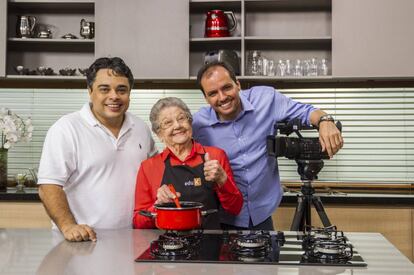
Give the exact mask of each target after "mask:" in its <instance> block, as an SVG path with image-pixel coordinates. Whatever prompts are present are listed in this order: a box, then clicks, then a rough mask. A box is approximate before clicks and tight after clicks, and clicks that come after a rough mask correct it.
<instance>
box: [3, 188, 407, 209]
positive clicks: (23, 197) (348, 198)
mask: <svg viewBox="0 0 414 275" xmlns="http://www.w3.org/2000/svg"><path fill="white" fill-rule="evenodd" d="M297 194H298V193H297V192H285V193H284V194H283V198H282V205H283V204H291V203H294V204H296V202H297V198H296V196H297ZM315 195H317V196H319V197H320V198H321V200H322V202H323V203H327V204H349V203H350V204H388V205H391V204H392V205H393V206H398V205H414V194H406V195H403V194H381V193H370V194H367V193H339V192H336V193H332V194H327V193H321V194H318V193H316V194H315ZM0 201H40V199H39V195H38V192H37V188H25V190H24V192H17V191H16V188H8V189H7V192H0Z"/></svg>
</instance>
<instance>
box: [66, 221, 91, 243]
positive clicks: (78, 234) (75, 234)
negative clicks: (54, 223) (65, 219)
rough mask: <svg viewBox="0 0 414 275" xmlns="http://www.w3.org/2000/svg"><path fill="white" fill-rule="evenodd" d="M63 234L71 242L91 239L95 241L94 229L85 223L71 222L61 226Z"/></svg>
mask: <svg viewBox="0 0 414 275" xmlns="http://www.w3.org/2000/svg"><path fill="white" fill-rule="evenodd" d="M61 230H62V233H63V236H65V239H66V240H68V241H71V242H83V241H93V242H96V233H95V231H94V230H93V229H92V228H91V227H90V226H88V225H86V224H72V225H69V226H65V227H62V229H61Z"/></svg>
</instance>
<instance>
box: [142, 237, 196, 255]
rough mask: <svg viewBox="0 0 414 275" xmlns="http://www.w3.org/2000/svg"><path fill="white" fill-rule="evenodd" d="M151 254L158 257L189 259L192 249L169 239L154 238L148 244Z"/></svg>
mask: <svg viewBox="0 0 414 275" xmlns="http://www.w3.org/2000/svg"><path fill="white" fill-rule="evenodd" d="M150 252H151V255H152V256H154V257H155V258H158V259H171V260H175V259H189V258H191V256H192V254H193V251H192V250H191V249H190V247H187V248H186V247H185V246H184V245H183V244H178V243H175V244H172V243H171V242H169V241H162V240H156V241H153V242H151V245H150Z"/></svg>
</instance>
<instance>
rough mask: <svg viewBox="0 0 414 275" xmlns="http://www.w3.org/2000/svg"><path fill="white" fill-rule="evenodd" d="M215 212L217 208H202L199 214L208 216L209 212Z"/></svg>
mask: <svg viewBox="0 0 414 275" xmlns="http://www.w3.org/2000/svg"><path fill="white" fill-rule="evenodd" d="M217 212H218V210H217V209H209V210H204V211H201V216H208V215H210V214H214V213H217Z"/></svg>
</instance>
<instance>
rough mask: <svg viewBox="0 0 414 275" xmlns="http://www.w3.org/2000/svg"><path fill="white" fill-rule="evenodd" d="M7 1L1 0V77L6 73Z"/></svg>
mask: <svg viewBox="0 0 414 275" xmlns="http://www.w3.org/2000/svg"><path fill="white" fill-rule="evenodd" d="M6 48H7V1H6V0H0V77H4V76H5V75H6Z"/></svg>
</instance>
